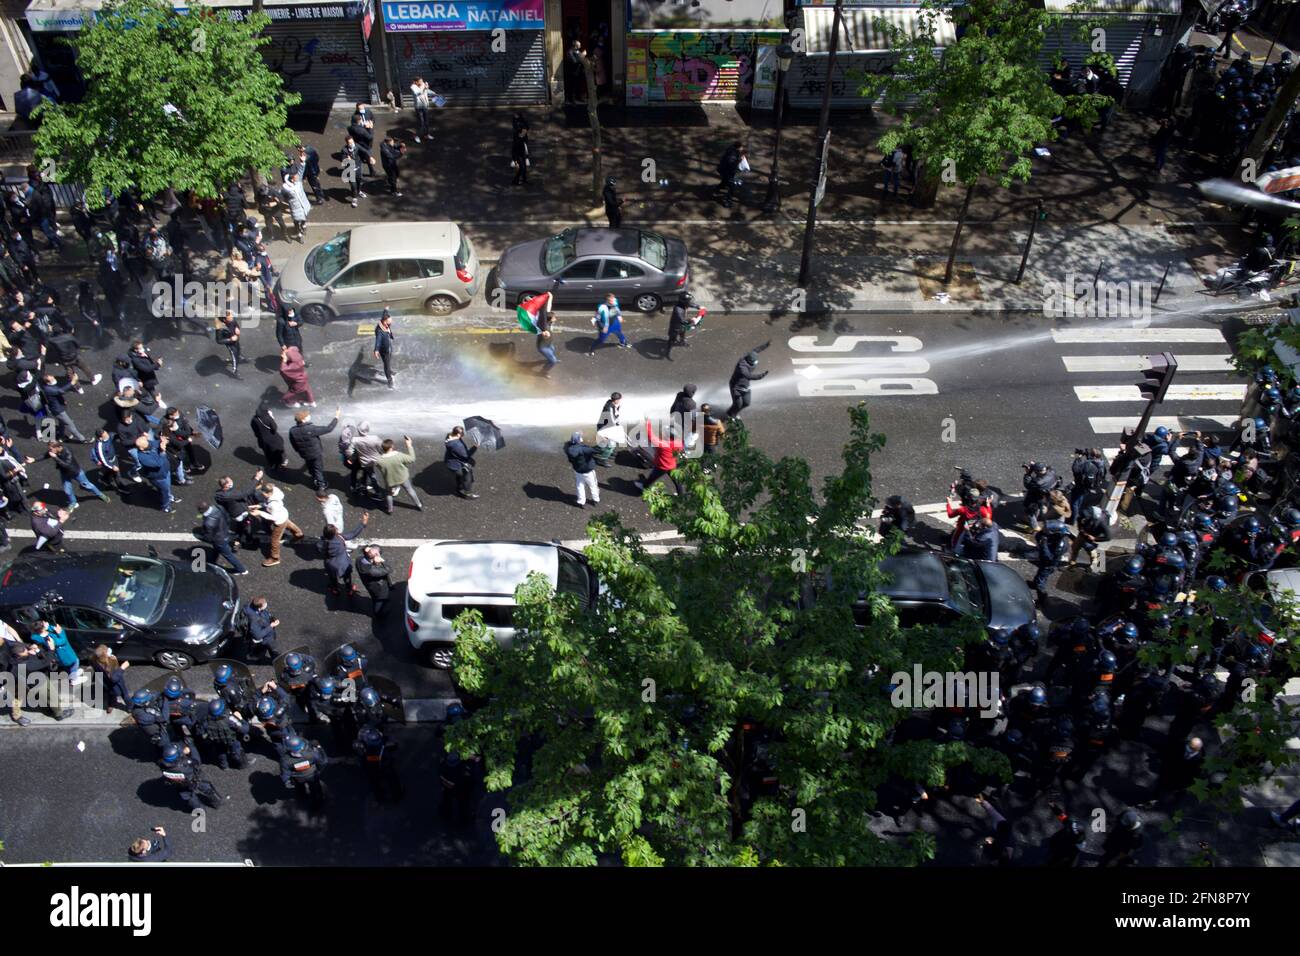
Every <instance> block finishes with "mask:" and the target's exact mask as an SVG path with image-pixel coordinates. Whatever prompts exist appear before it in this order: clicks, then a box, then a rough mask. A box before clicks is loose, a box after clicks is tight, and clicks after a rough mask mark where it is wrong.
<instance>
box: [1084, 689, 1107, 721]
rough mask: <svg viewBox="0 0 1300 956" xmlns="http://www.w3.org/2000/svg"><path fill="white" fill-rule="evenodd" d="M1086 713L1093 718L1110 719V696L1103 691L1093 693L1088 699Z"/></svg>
mask: <svg viewBox="0 0 1300 956" xmlns="http://www.w3.org/2000/svg"><path fill="white" fill-rule="evenodd" d="M1088 714H1089V715H1090V716H1091V717H1092V718H1093V719H1095V720H1110V698H1109V697H1107V696H1106V694H1105V693H1100V694H1095V695H1093V697H1092V699H1091V700H1089V701H1088Z"/></svg>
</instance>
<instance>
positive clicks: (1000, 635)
mask: <svg viewBox="0 0 1300 956" xmlns="http://www.w3.org/2000/svg"><path fill="white" fill-rule="evenodd" d="M1009 640H1010V638H1009V637H1007V633H1006V631H994V632H993V633H992V634H990V635H989V643H990V644H995V645H997V646H998V647H1006V646H1007V643H1008V641H1009Z"/></svg>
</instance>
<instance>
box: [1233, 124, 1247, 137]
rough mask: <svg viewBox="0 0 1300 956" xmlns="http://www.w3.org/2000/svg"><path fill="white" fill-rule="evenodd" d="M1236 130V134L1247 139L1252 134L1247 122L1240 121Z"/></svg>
mask: <svg viewBox="0 0 1300 956" xmlns="http://www.w3.org/2000/svg"><path fill="white" fill-rule="evenodd" d="M1234 132H1236V134H1237V135H1238V136H1239V137H1241V138H1242V139H1245V138H1246V137H1247V136H1249V135H1250V127H1249V126H1247V125H1246V124H1245V123H1238V124H1237V128H1236V130H1234Z"/></svg>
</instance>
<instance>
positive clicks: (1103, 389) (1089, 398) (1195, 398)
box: [1074, 383, 1246, 402]
mask: <svg viewBox="0 0 1300 956" xmlns="http://www.w3.org/2000/svg"><path fill="white" fill-rule="evenodd" d="M1074 394H1075V397H1076V398H1078V399H1079V401H1081V402H1145V401H1146V400H1147V396H1145V395H1143V394H1142V390H1141V389H1139V388H1138V387H1137V386H1136V385H1076V386H1075V387H1074ZM1245 398H1246V385H1245V383H1242V384H1240V385H1211V384H1196V385H1170V386H1169V389H1168V391H1167V392H1166V393H1165V401H1169V402H1174V401H1182V402H1241V401H1244V400H1245Z"/></svg>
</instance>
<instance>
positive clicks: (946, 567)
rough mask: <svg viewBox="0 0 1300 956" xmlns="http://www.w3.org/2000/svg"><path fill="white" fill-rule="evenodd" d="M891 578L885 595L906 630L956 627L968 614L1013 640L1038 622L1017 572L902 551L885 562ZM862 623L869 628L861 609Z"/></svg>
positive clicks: (921, 551)
mask: <svg viewBox="0 0 1300 956" xmlns="http://www.w3.org/2000/svg"><path fill="white" fill-rule="evenodd" d="M880 570H881V571H883V572H884V573H885V574H886V575H887V576H888V578H889V583H888V584H886V585H885V586H884V587H883V588H882V589H881V590H882V592H883V593H884V594H885V595H886V596H887V597H888V598H889V600H890V602H891V603H892V604H893V605H894V607H895V609H896V610H897V612H898V623H899V624H900V625H902V626H903V627H913V626H915V625H920V624H934V625H945V624H955V623H956V622H957V620H958V619H959V618H960V617H961V616H962V615H966V614H970V615H974V616H975V617H977V618H979V619H980V620H981V621H983V622H984V628H985V630H987V631H988V633H989V634H990V636H992V635H995V634H1005V635H1007V636H1008V637H1010V636H1011V634H1012V633H1013V632H1014V631H1016V630H1017V629H1018V628H1020V627H1023V626H1024V625H1026V624H1030V623H1032V622H1034V621H1035V619H1036V614H1035V611H1034V598H1033V595H1032V594H1031V593H1030V591H1029V586H1028V585H1027V584H1026V583H1025V581H1024V579H1023V578H1022V577H1021V576H1020V575H1018V574H1017V573H1016V572H1015V571H1013V570H1011V568H1008V567H1006V566H1004V565H1001V564H997V563H996V562H988V561H968V560H966V559H965V558H956V557H953V556H951V555H947V554H942V553H940V552H938V551H928V550H926V549H924V548H911V547H908V548H903V549H902V550H901V551H899V552H898V553H897V554H895V555H891V556H890V557H888V558H885V559H884V560H883V561H881V562H880ZM860 613H861V615H862V617H861V618H860V619H859V623H866V621H865V616H866V614H867V606H866V605H865V604H863V605H862V606H861V612H860Z"/></svg>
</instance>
